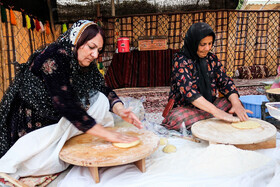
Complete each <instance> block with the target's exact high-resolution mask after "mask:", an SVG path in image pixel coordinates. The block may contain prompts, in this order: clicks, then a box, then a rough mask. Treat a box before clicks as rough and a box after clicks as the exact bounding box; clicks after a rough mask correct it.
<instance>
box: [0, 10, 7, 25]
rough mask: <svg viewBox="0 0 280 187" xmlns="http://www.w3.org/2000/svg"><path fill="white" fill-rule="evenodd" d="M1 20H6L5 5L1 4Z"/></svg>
mask: <svg viewBox="0 0 280 187" xmlns="http://www.w3.org/2000/svg"><path fill="white" fill-rule="evenodd" d="M1 21H2V22H5V23H6V22H7V13H6V9H5V7H3V6H1Z"/></svg>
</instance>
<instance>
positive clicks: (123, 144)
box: [112, 140, 140, 148]
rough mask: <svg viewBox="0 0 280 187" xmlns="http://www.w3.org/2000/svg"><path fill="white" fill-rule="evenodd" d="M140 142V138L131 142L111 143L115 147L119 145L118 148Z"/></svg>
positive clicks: (128, 146)
mask: <svg viewBox="0 0 280 187" xmlns="http://www.w3.org/2000/svg"><path fill="white" fill-rule="evenodd" d="M139 143H140V140H135V141H133V142H129V143H112V144H113V146H115V147H119V148H130V147H133V146H136V145H138V144H139Z"/></svg>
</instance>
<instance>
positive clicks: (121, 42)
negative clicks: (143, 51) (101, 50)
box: [118, 37, 129, 53]
mask: <svg viewBox="0 0 280 187" xmlns="http://www.w3.org/2000/svg"><path fill="white" fill-rule="evenodd" d="M126 52H129V38H126V37H122V38H118V53H126Z"/></svg>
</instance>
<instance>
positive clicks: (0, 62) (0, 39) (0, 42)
mask: <svg viewBox="0 0 280 187" xmlns="http://www.w3.org/2000/svg"><path fill="white" fill-rule="evenodd" d="M0 20H1V14H0ZM0 49H1V50H0V53H1V57H0V72H1V79H0V80H1V82H2V84H0V90H1V93H0V98H2V96H3V94H4V91H5V84H6V82H5V80H4V67H5V56H4V50H5V48H4V36H3V25H2V22H1V23H0Z"/></svg>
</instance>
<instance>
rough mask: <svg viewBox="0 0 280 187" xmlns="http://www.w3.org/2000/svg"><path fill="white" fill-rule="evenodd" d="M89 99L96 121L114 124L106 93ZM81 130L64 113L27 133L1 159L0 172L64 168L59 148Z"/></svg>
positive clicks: (50, 171) (18, 174)
mask: <svg viewBox="0 0 280 187" xmlns="http://www.w3.org/2000/svg"><path fill="white" fill-rule="evenodd" d="M94 101H95V102H94ZM90 102H91V103H93V102H94V103H93V104H92V105H91V106H90V108H89V109H88V111H87V112H88V114H89V115H91V116H92V117H93V118H94V119H95V120H96V122H97V123H100V124H102V125H104V126H113V125H114V121H113V116H112V114H111V113H110V112H109V109H110V105H109V101H108V99H107V97H106V96H105V95H104V94H102V93H101V92H98V94H96V95H95V96H94V97H92V98H91V101H90ZM81 133H82V132H81V131H79V130H78V129H77V128H76V127H75V126H74V125H72V124H71V123H70V122H69V121H68V120H67V119H66V118H64V117H63V118H61V119H60V121H59V122H58V123H57V124H53V125H50V126H47V127H44V128H41V129H38V130H35V131H33V132H31V133H28V134H27V135H25V136H23V137H21V138H20V139H19V140H18V141H17V142H16V143H15V144H14V145H13V146H12V147H11V148H10V149H9V151H8V152H7V153H6V154H5V155H4V156H3V157H2V158H1V159H0V172H4V173H8V174H9V175H11V176H13V177H14V178H19V177H24V176H30V175H35V176H38V175H48V174H53V173H57V172H60V171H63V170H65V169H66V168H67V167H68V166H69V164H67V163H65V162H63V161H61V160H60V159H59V152H60V150H61V148H62V147H63V145H64V143H65V142H66V141H67V140H68V139H70V138H71V137H73V136H75V135H78V134H81Z"/></svg>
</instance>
